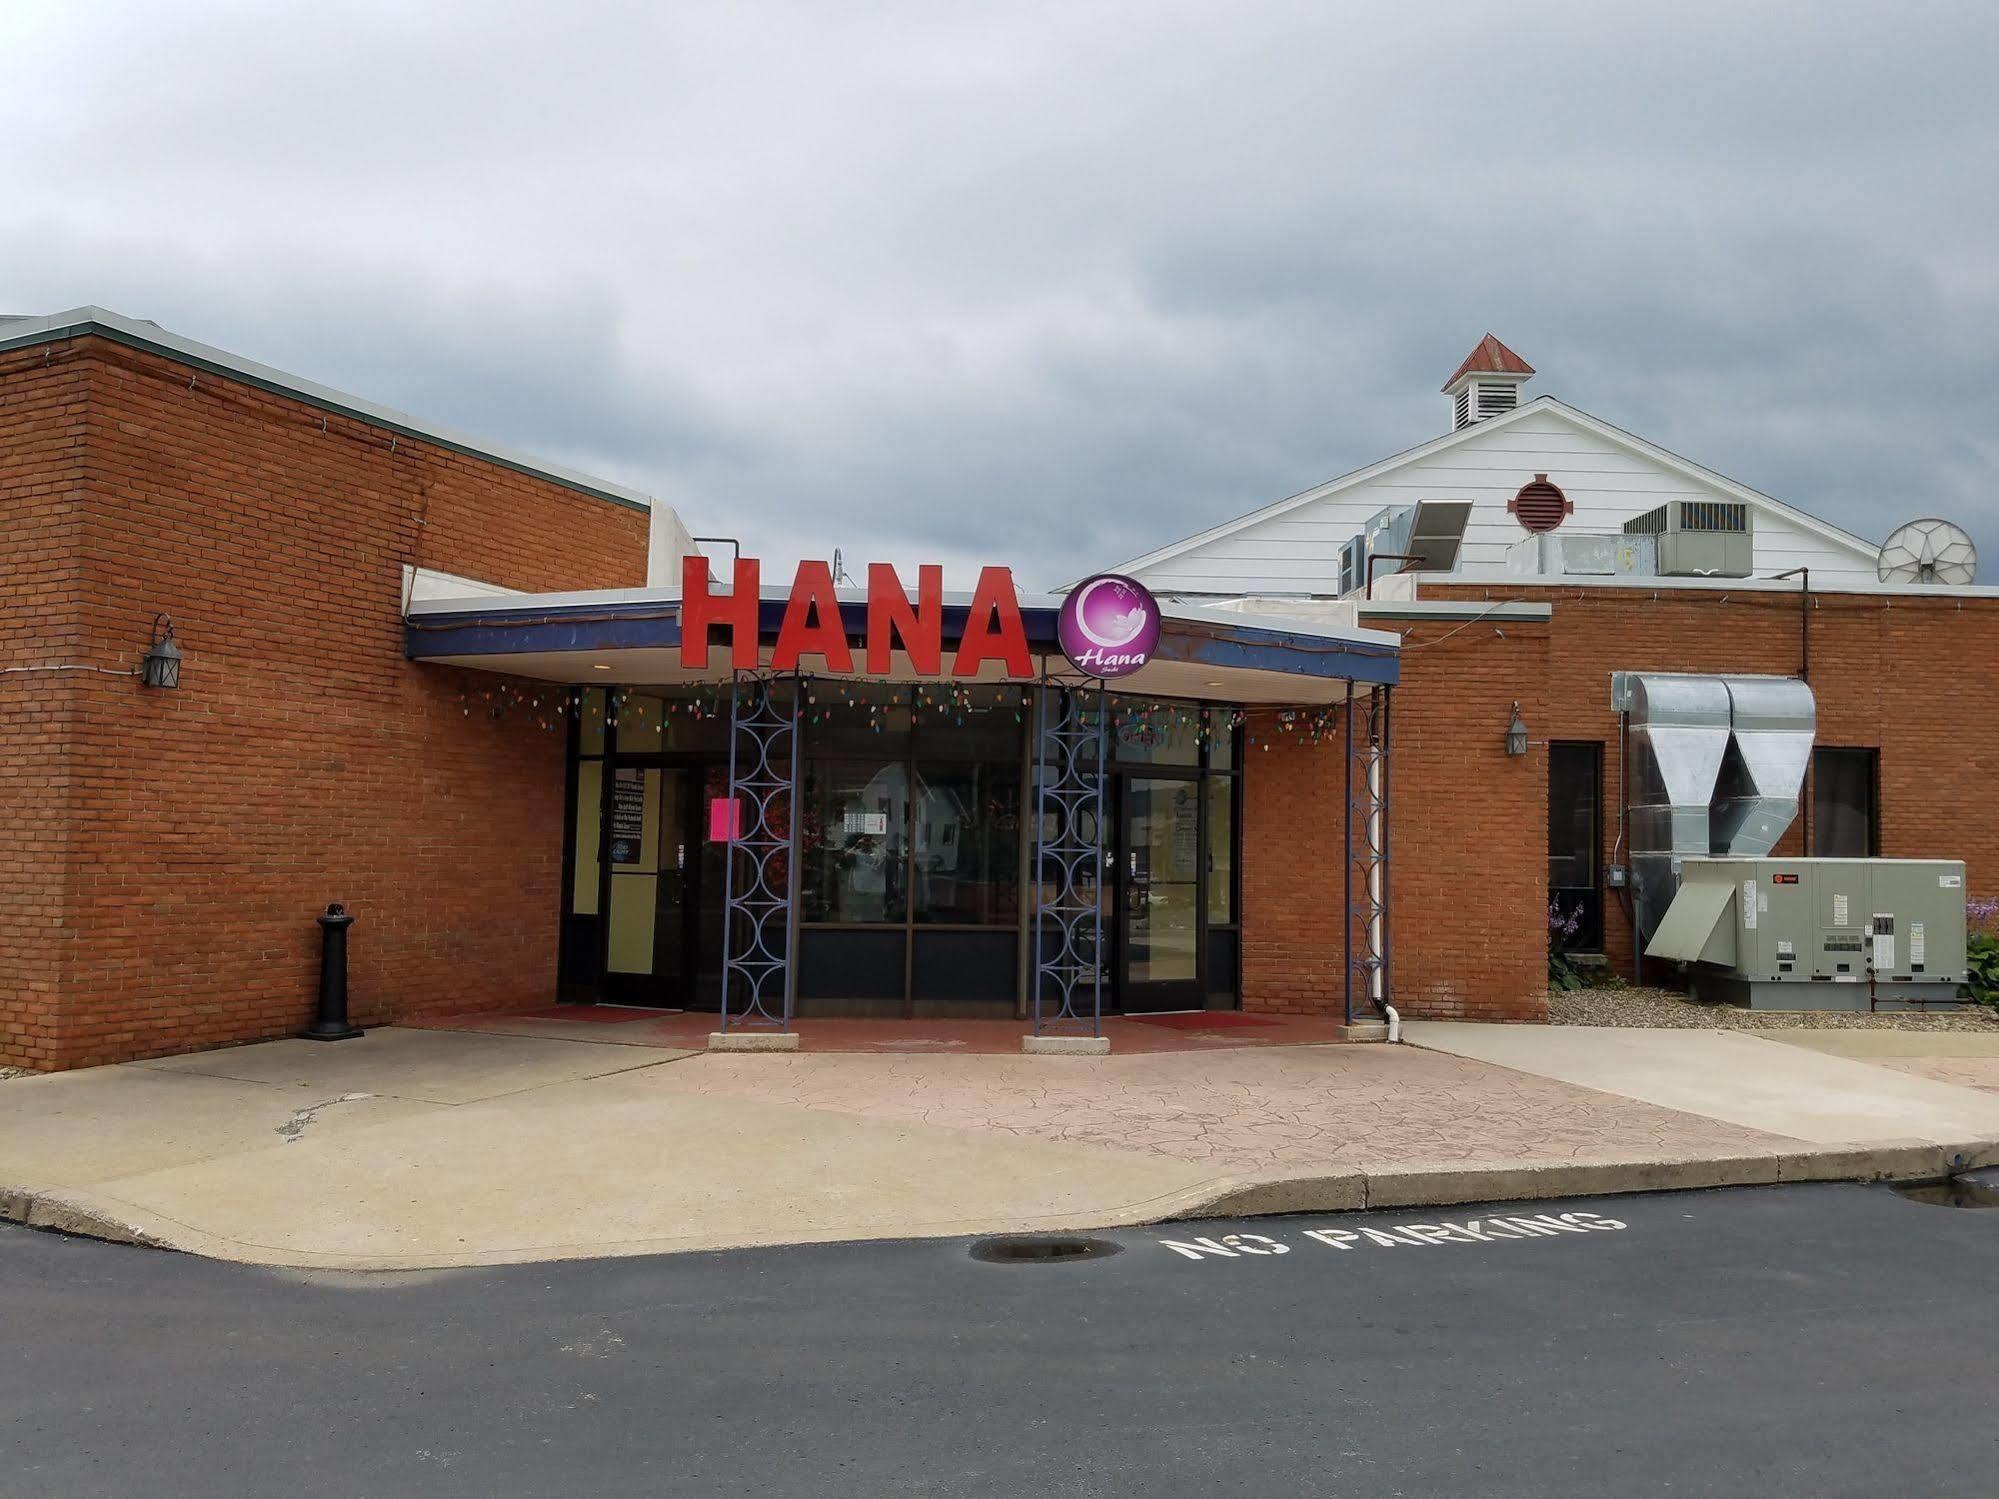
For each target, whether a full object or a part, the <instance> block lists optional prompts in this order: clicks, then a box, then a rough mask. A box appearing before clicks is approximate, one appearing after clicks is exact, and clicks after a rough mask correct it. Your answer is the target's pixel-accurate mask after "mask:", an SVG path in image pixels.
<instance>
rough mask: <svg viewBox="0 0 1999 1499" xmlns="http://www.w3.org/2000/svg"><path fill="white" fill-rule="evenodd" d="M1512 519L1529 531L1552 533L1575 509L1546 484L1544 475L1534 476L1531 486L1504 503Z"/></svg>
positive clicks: (1522, 487) (1565, 497)
mask: <svg viewBox="0 0 1999 1499" xmlns="http://www.w3.org/2000/svg"><path fill="white" fill-rule="evenodd" d="M1506 508H1507V510H1508V511H1509V512H1510V513H1511V514H1512V516H1513V518H1514V519H1515V520H1517V521H1519V522H1520V524H1521V525H1522V526H1524V527H1525V528H1526V529H1527V530H1529V531H1552V530H1554V529H1555V527H1557V526H1559V525H1560V524H1561V523H1562V521H1563V520H1564V519H1566V518H1567V517H1568V515H1569V514H1570V513H1571V512H1572V511H1574V509H1575V508H1576V507H1575V506H1574V504H1572V503H1571V502H1570V500H1569V497H1568V496H1567V495H1565V494H1563V493H1562V492H1561V490H1559V489H1557V488H1556V487H1555V486H1554V485H1553V484H1550V483H1549V482H1548V476H1547V475H1546V474H1536V475H1535V476H1534V482H1533V483H1532V484H1526V485H1523V486H1521V489H1520V493H1518V494H1516V495H1515V496H1514V497H1513V498H1512V499H1510V500H1508V501H1507V502H1506Z"/></svg>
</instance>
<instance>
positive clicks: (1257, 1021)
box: [1124, 1010, 1284, 1031]
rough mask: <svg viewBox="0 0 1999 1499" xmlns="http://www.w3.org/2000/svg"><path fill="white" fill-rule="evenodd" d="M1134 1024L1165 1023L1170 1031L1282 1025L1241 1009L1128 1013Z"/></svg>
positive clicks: (1223, 1029)
mask: <svg viewBox="0 0 1999 1499" xmlns="http://www.w3.org/2000/svg"><path fill="white" fill-rule="evenodd" d="M1124 1018H1125V1019H1126V1020H1129V1021H1131V1022H1132V1023H1133V1024H1134V1025H1163V1026H1165V1027H1166V1029H1168V1030H1169V1031H1227V1030H1234V1029H1235V1028H1236V1027H1237V1026H1239V1025H1282V1024H1283V1023H1284V1022H1283V1021H1281V1020H1272V1019H1269V1018H1268V1017H1266V1016H1263V1015H1245V1014H1243V1013H1242V1012H1241V1011H1240V1010H1183V1011H1181V1012H1180V1013H1179V1014H1177V1015H1127V1016H1125V1017H1124Z"/></svg>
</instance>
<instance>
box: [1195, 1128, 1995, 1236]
mask: <svg viewBox="0 0 1999 1499" xmlns="http://www.w3.org/2000/svg"><path fill="white" fill-rule="evenodd" d="M1995 1163H1999V1141H1991V1140H1976V1141H1967V1142H1964V1143H1960V1144H1952V1145H1934V1144H1931V1143H1929V1142H1928V1141H1923V1140H1884V1141H1882V1142H1881V1143H1879V1144H1877V1145H1860V1146H1835V1147H1830V1148H1827V1149H1824V1150H1800V1151H1790V1152H1784V1153H1781V1154H1775V1155H1755V1156H1723V1157H1694V1158H1687V1159H1683V1160H1650V1161H1599V1162H1584V1163H1570V1164H1561V1165H1550V1164H1547V1163H1542V1162H1529V1161H1521V1162H1501V1163H1497V1164H1493V1165H1484V1166H1463V1165H1456V1164H1440V1165H1427V1164H1424V1165H1413V1166H1401V1167H1393V1168H1390V1169H1388V1170H1383V1171H1357V1172H1352V1173H1349V1174H1346V1175H1342V1176H1294V1177H1281V1178H1271V1179H1266V1180H1263V1181H1257V1182H1251V1183H1249V1184H1247V1185H1243V1186H1237V1187H1230V1188H1228V1189H1226V1190H1224V1191H1222V1192H1219V1193H1217V1194H1216V1195H1215V1196H1213V1197H1211V1198H1208V1199H1207V1200H1205V1201H1203V1202H1202V1203H1200V1204H1199V1205H1198V1206H1195V1207H1192V1208H1188V1209H1185V1210H1183V1211H1181V1212H1178V1213H1175V1214H1174V1215H1173V1218H1172V1219H1167V1220H1162V1221H1168V1222H1170V1221H1174V1220H1180V1219H1193V1218H1247V1217H1258V1216H1262V1215H1265V1214H1278V1213H1349V1212H1355V1211H1358V1210H1361V1209H1367V1208H1405V1207H1453V1206H1457V1205H1459V1204H1462V1203H1474V1202H1530V1201H1536V1200H1539V1199H1542V1198H1550V1197H1610V1196H1618V1195H1622V1194H1625V1193H1631V1192H1688V1191H1697V1190H1700V1189H1702V1188H1707V1187H1770V1186H1780V1185H1785V1184H1788V1183H1792V1182H1842V1181H1844V1182H1878V1181H1933V1180H1940V1179H1941V1178H1943V1177H1946V1176H1949V1175H1950V1174H1951V1173H1952V1172H1956V1171H1966V1170H1971V1169H1973V1168H1976V1167H1979V1166H1986V1165H1992V1164H1995Z"/></svg>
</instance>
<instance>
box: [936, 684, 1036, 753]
mask: <svg viewBox="0 0 1999 1499" xmlns="http://www.w3.org/2000/svg"><path fill="white" fill-rule="evenodd" d="M914 713H915V722H916V753H917V757H918V758H919V759H920V760H922V761H923V762H925V763H926V764H928V763H929V762H931V761H935V760H987V761H1001V760H1004V761H1008V762H1010V763H1011V764H1013V765H1014V766H1016V767H1018V766H1019V764H1020V757H1021V754H1022V753H1023V751H1024V748H1025V745H1026V742H1027V734H1028V727H1027V720H1028V716H1029V708H1028V698H1027V693H1026V690H1025V689H1024V688H1020V687H961V686H957V685H955V684H952V683H948V682H937V683H920V684H919V685H918V686H917V688H916V694H915V700H914Z"/></svg>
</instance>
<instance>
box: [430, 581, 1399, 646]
mask: <svg viewBox="0 0 1999 1499" xmlns="http://www.w3.org/2000/svg"><path fill="white" fill-rule="evenodd" d="M727 591H728V590H727V589H722V588H718V589H717V590H716V592H717V593H726V592H727ZM834 595H835V596H836V597H837V598H838V599H839V601H840V602H841V603H843V604H865V603H866V602H867V601H868V591H867V590H866V589H865V588H836V589H835V590H834ZM790 596H791V590H790V588H789V587H786V586H784V585H782V584H772V585H768V586H766V587H763V588H760V589H759V590H758V597H760V598H761V599H763V600H764V601H765V602H767V603H768V602H780V603H781V602H783V601H784V600H785V599H787V598H789V597H790ZM1062 600H1063V595H1061V594H1059V593H1024V594H1020V595H1019V596H1018V601H1019V604H1020V607H1021V608H1023V609H1059V608H1061V607H1062ZM943 601H944V603H945V604H946V605H947V606H950V605H957V606H959V607H961V608H962V607H963V606H965V605H967V604H970V603H971V602H972V595H971V594H969V593H947V594H945V595H944V600H943ZM679 602H680V590H679V589H678V588H594V589H588V590H585V591H582V592H575V593H515V594H507V595H504V596H495V595H483V596H473V595H460V596H457V597H454V598H428V599H412V600H411V601H410V605H409V613H410V615H411V616H412V617H414V616H418V615H442V614H478V613H485V612H489V611H491V610H494V609H582V608H589V607H591V606H593V605H594V606H615V605H619V604H678V603H679ZM1160 608H1161V612H1162V614H1163V615H1164V617H1165V618H1167V619H1175V620H1180V621H1182V622H1183V623H1186V624H1201V625H1220V626H1223V627H1225V628H1228V629H1231V630H1240V629H1243V628H1244V627H1248V628H1250V629H1263V630H1287V631H1290V632H1292V633H1294V634H1299V635H1315V636H1318V637H1319V638H1320V639H1323V640H1351V641H1354V642H1355V643H1356V644H1361V645H1390V646H1392V645H1396V644H1398V643H1399V642H1400V638H1401V637H1399V636H1398V635H1396V634H1395V632H1393V631H1392V630H1370V629H1367V628H1365V627H1361V628H1358V629H1356V628H1352V627H1341V626H1329V625H1327V624H1325V623H1324V622H1314V621H1311V620H1303V619H1291V618H1289V617H1287V616H1283V615H1260V614H1239V613H1236V612H1234V611H1232V610H1227V609H1204V608H1202V607H1200V606H1199V605H1196V604H1183V603H1178V602H1171V601H1164V600H1162V601H1161V605H1160Z"/></svg>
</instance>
